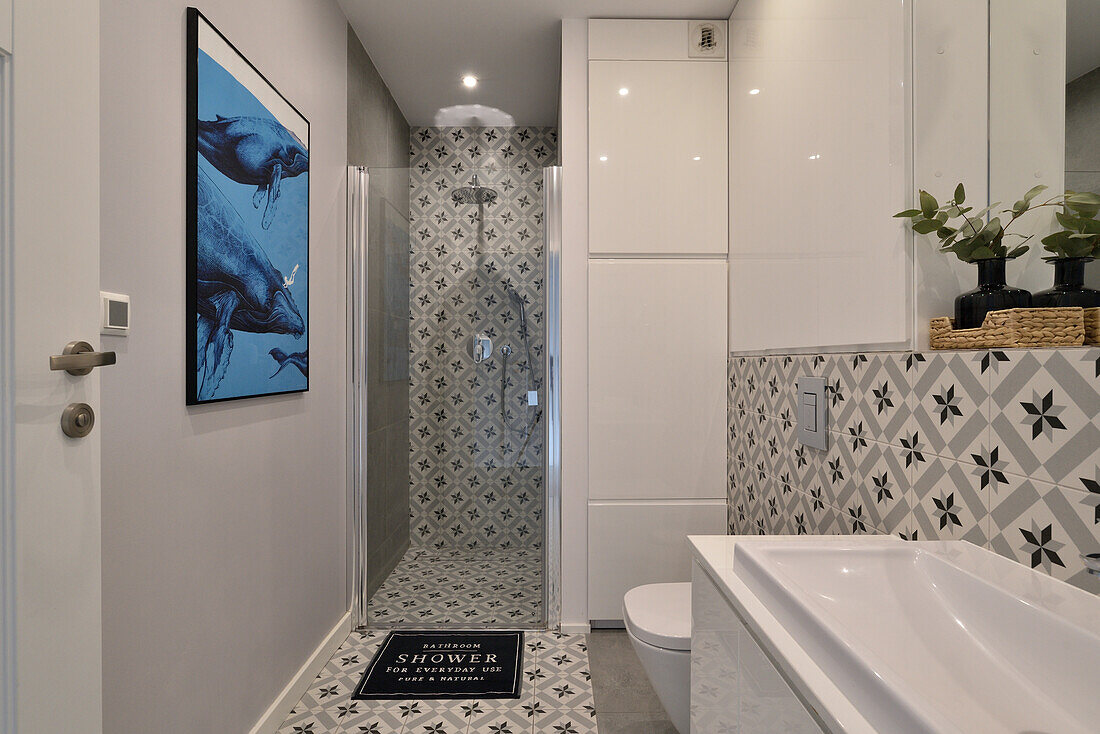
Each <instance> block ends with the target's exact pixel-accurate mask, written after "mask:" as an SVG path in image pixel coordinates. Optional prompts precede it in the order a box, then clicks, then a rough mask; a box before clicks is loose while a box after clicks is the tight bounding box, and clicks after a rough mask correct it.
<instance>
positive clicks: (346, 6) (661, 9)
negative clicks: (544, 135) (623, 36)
mask: <svg viewBox="0 0 1100 734" xmlns="http://www.w3.org/2000/svg"><path fill="white" fill-rule="evenodd" d="M338 2H339V3H340V6H341V7H342V8H343V10H344V13H345V14H346V15H347V17H348V19H349V20H350V22H351V25H352V27H353V28H354V29H355V32H356V34H357V35H358V36H359V40H360V41H362V43H363V46H364V47H365V48H366V49H367V52H368V53H369V54H370V57H371V59H372V60H373V61H374V65H375V66H376V67H378V72H379V73H380V74H381V75H382V79H383V80H385V82H386V85H387V86H388V87H389V88H390V92H391V93H392V94H393V97H394V99H395V100H397V104H398V106H399V107H400V108H401V111H402V112H403V113H405V118H406V119H407V120H408V121H409V124H411V125H439V124H450V125H462V124H477V121H480V122H481V124H489V125H492V124H509V123H514V124H517V125H556V124H557V119H558V76H559V69H560V56H561V48H560V44H561V40H560V39H561V20H562V19H563V18H699V19H723V20H724V19H726V18H729V16H730V13H731V12H733V6H734V5H735V4H736V0H338ZM464 74H473V75H474V76H476V77H477V78H478V79H479V83H478V85H477V86H476V87H475V88H473V89H467V88H466V87H464V86H462V84H461V78H462V76H463V75H464ZM474 106H476V107H474Z"/></svg>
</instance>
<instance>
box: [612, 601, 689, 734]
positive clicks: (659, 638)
mask: <svg viewBox="0 0 1100 734" xmlns="http://www.w3.org/2000/svg"><path fill="white" fill-rule="evenodd" d="M623 621H624V622H625V623H626V632H627V635H629V636H630V642H631V644H633V645H634V651H635V652H637V653H638V659H639V660H641V661H642V667H643V668H645V672H646V675H648V676H649V682H650V683H652V684H653V690H655V691H656V692H657V696H658V698H660V699H661V704H662V705H663V706H664V707H665V712H666V713H667V714H668V717H669V718H670V719H671V720H672V723H673V725H674V726H675V727H676V730H677V731H679V732H680V734H688V729H689V728H690V719H691V714H690V698H691V583H690V582H688V583H679V584H648V585H646V586H638V587H635V588H633V589H631V590H630V591H628V592H626V595H625V596H623Z"/></svg>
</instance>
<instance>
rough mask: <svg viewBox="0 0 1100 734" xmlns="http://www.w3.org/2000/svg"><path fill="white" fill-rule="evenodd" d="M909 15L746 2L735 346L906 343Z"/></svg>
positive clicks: (733, 178) (830, 5)
mask: <svg viewBox="0 0 1100 734" xmlns="http://www.w3.org/2000/svg"><path fill="white" fill-rule="evenodd" d="M907 18H908V16H907V6H906V4H904V3H900V2H895V3H884V2H881V0H741V2H739V3H738V5H737V7H736V8H735V9H734V13H733V15H732V16H731V17H730V25H729V33H730V61H729V89H730V92H729V93H730V122H729V130H730V225H729V226H730V286H731V292H732V293H733V294H734V297H733V298H731V315H730V346H731V348H732V349H733V350H736V351H741V350H767V349H791V348H801V347H823V346H841V345H855V344H897V343H902V342H905V341H906V340H907V339H908V334H909V319H908V308H907V303H908V301H907V295H908V292H909V291H908V281H909V272H910V271H909V268H908V252H907V250H908V244H909V235H908V233H907V231H906V230H905V228H904V226H903V225H902V224H901V223H900V222H899V221H898V220H894V219H891V216H890V215H892V214H893V213H894V212H896V211H898V210H899V209H901V208H904V206H905V205H906V204H907V188H908V181H909V176H908V145H907V140H908V128H907V122H908V120H907V109H908V105H907V94H906V88H905V82H906V72H907V66H906V57H907V39H906V29H907ZM778 260H786V261H789V260H798V261H799V262H800V263H802V267H786V266H785V265H784V267H777V266H779V265H780V263H779V262H777V261H778ZM742 287H746V288H748V289H749V290H750V291H752V292H753V295H752V296H748V295H745V296H743V297H742V296H739V295H738V293H737V292H738V289H739V288H742ZM753 322H755V323H753Z"/></svg>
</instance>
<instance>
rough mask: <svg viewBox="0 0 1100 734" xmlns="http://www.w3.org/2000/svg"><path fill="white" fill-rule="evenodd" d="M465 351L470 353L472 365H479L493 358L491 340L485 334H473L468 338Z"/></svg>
mask: <svg viewBox="0 0 1100 734" xmlns="http://www.w3.org/2000/svg"><path fill="white" fill-rule="evenodd" d="M466 350H467V351H468V352H469V353H470V358H471V359H472V360H474V364H481V363H482V362H484V361H485V360H487V359H489V358H490V357H492V356H493V340H492V339H490V338H489V337H488V336H486V335H485V334H474V335H472V336H471V337H470V342H469V344H467V345H466Z"/></svg>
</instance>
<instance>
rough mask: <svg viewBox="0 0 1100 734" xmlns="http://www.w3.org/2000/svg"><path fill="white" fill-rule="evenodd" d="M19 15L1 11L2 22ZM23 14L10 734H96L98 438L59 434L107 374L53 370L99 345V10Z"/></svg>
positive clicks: (8, 383) (7, 324) (14, 105)
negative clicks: (76, 350)
mask: <svg viewBox="0 0 1100 734" xmlns="http://www.w3.org/2000/svg"><path fill="white" fill-rule="evenodd" d="M10 4H12V3H11V0H0V12H3V11H5V10H6V9H7V7H8V6H9V5H10ZM13 5H14V7H13V16H12V17H13V22H12V23H11V26H12V28H13V36H12V40H11V51H12V54H11V56H10V58H9V59H7V60H5V61H4V62H3V63H4V66H5V67H6V68H5V72H4V73H5V76H4V79H3V90H2V94H3V103H2V105H0V106H2V108H3V120H4V124H5V130H4V131H3V133H4V135H3V138H2V139H0V149H4V151H3V152H4V155H2V156H0V162H2V163H3V164H4V165H3V170H2V171H0V180H2V181H3V183H2V184H0V190H2V191H3V193H4V196H3V197H2V202H3V204H4V209H3V211H0V228H2V229H3V230H4V234H5V236H4V238H3V248H4V251H3V252H0V276H2V278H3V279H2V280H0V289H2V293H3V296H2V297H3V301H2V304H0V306H2V310H0V324H2V326H3V328H0V335H2V336H3V338H4V343H3V344H2V345H0V351H2V352H3V361H2V364H0V368H2V370H3V372H2V374H0V386H3V388H4V389H5V393H6V395H5V397H6V398H7V400H8V403H7V404H5V405H4V407H5V410H4V414H3V418H2V420H3V423H4V424H3V425H0V435H2V436H4V437H6V438H9V439H10V437H12V436H14V444H13V443H12V442H11V441H10V440H5V441H3V442H0V449H2V450H4V452H5V455H3V456H0V460H2V463H3V472H2V474H3V477H2V478H3V480H4V483H3V489H4V490H5V494H6V496H4V497H2V498H0V499H2V500H3V504H2V505H0V508H2V509H3V513H4V517H3V526H2V528H0V530H2V531H3V533H2V534H3V541H2V546H3V551H4V556H5V557H4V565H3V568H4V569H7V570H8V571H9V572H13V573H9V574H0V582H3V584H4V589H3V592H4V601H5V602H6V605H5V607H4V609H3V611H4V616H5V619H4V625H3V630H2V631H3V633H4V638H3V640H2V642H3V648H4V653H3V655H0V661H3V663H4V670H3V671H0V672H2V673H3V674H4V678H5V681H4V684H5V689H6V691H7V695H5V696H4V697H3V699H2V700H0V703H3V706H4V709H3V711H2V712H0V729H2V730H3V731H4V732H5V734H7V732H8V730H9V729H11V728H14V730H15V731H16V732H18V734H35V733H38V732H43V733H44V732H82V733H85V732H87V733H91V734H95V733H96V732H100V731H102V693H101V691H102V684H101V677H102V655H101V604H100V593H101V592H100V471H99V469H100V455H99V451H100V449H99V446H100V444H99V429H98V427H95V428H93V430H92V432H91V434H90V435H88V436H87V437H85V438H69V437H67V436H65V435H64V434H63V433H62V428H61V423H60V421H61V415H62V411H63V410H64V409H65V407H66V406H67V405H69V404H70V403H87V404H88V405H90V406H91V407H92V408H93V409H94V410H96V411H97V412H98V411H99V409H100V405H99V375H98V372H97V371H95V370H93V371H92V372H91V373H90V374H88V375H85V376H79V377H77V376H71V375H69V374H67V373H66V372H62V371H52V370H51V369H50V356H51V355H56V354H61V352H62V349H63V348H64V347H65V345H66V344H67V343H68V342H70V341H74V340H84V341H87V342H90V343H91V344H92V345H93V346H95V347H98V345H99V313H98V308H99V307H98V298H99V145H100V138H99V133H100V124H99V0H14V3H13ZM9 131H10V132H9ZM108 369H109V368H108ZM13 375H14V380H13V379H12V378H13ZM12 386H14V392H12ZM12 480H14V484H13V483H12ZM13 499H14V512H13V511H12V500H13ZM12 551H14V563H12ZM11 576H14V580H13V579H12V578H11ZM13 589H14V594H13V593H12V592H13ZM13 596H14V603H12V597H13ZM13 617H14V625H13V624H12V622H13ZM13 629H14V633H13V632H12V630H13ZM12 652H14V655H12ZM12 678H14V680H15V685H14V687H13V686H12V685H11V679H12ZM13 691H14V692H13ZM13 708H14V714H13V713H12V709H13ZM13 722H14V726H13V725H12V723H13Z"/></svg>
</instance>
